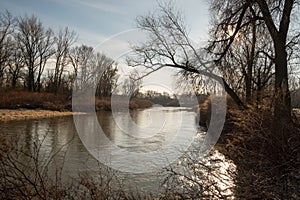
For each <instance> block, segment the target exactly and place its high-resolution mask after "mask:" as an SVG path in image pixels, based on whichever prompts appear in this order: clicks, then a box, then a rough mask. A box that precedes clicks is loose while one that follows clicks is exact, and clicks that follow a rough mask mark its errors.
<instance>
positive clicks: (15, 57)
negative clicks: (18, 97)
mask: <svg viewBox="0 0 300 200" xmlns="http://www.w3.org/2000/svg"><path fill="white" fill-rule="evenodd" d="M10 53H11V56H10V60H9V62H8V79H10V82H11V87H12V89H15V88H16V87H17V84H18V80H19V79H20V78H22V77H23V71H22V70H23V68H24V66H25V61H24V57H23V56H22V52H21V50H20V49H19V48H18V46H17V45H16V43H15V47H14V48H13V49H12V51H10Z"/></svg>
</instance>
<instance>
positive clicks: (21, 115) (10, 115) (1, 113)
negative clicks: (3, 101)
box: [0, 109, 84, 122]
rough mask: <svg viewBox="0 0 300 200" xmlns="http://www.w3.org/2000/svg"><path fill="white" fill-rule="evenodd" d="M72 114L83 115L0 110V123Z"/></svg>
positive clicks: (48, 111)
mask: <svg viewBox="0 0 300 200" xmlns="http://www.w3.org/2000/svg"><path fill="white" fill-rule="evenodd" d="M74 114H84V113H73V112H69V111H65V112H60V111H50V110H24V109H18V110H8V109H0V122H7V121H16V120H28V119H40V118H49V117H61V116H71V115H74Z"/></svg>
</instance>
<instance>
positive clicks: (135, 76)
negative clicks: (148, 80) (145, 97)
mask: <svg viewBox="0 0 300 200" xmlns="http://www.w3.org/2000/svg"><path fill="white" fill-rule="evenodd" d="M141 85H142V79H140V74H139V72H138V71H137V70H134V71H133V72H131V73H130V75H129V77H128V78H127V79H125V80H124V82H123V85H122V92H123V94H124V95H126V96H132V97H136V96H137V95H138V94H139V89H140V87H141Z"/></svg>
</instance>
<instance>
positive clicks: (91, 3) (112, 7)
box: [69, 0, 124, 14]
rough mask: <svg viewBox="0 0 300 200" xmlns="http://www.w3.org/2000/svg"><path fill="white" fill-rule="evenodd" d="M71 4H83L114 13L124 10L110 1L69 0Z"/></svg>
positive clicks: (120, 12) (122, 12) (121, 12)
mask: <svg viewBox="0 0 300 200" xmlns="http://www.w3.org/2000/svg"><path fill="white" fill-rule="evenodd" d="M69 2H72V3H73V4H77V5H79V6H85V7H88V8H93V9H97V10H100V11H104V12H110V13H114V14H124V10H122V9H120V7H118V6H116V5H115V4H114V5H113V4H112V3H106V2H100V1H95V0H85V1H82V0H71V1H69Z"/></svg>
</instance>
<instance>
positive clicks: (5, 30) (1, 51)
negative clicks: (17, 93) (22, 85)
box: [0, 11, 15, 87]
mask: <svg viewBox="0 0 300 200" xmlns="http://www.w3.org/2000/svg"><path fill="white" fill-rule="evenodd" d="M14 26H15V19H14V17H13V16H12V15H11V14H10V13H9V12H8V11H5V12H4V13H0V87H1V86H2V84H3V81H4V74H5V68H6V67H7V62H8V60H9V58H10V50H11V48H12V43H13V41H12V33H13V28H14Z"/></svg>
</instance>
